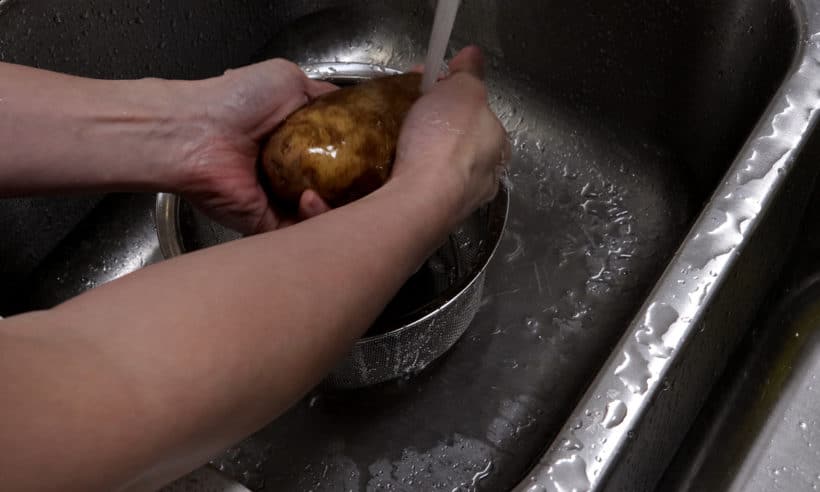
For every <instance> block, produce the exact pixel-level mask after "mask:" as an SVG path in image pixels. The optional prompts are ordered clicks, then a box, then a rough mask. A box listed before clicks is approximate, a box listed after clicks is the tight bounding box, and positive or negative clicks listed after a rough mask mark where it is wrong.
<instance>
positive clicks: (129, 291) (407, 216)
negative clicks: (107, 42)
mask: <svg viewBox="0 0 820 492" xmlns="http://www.w3.org/2000/svg"><path fill="white" fill-rule="evenodd" d="M452 70H453V72H454V73H453V75H451V76H450V77H449V78H448V79H446V80H444V81H442V82H440V83H439V84H438V85H437V87H436V88H435V89H434V90H433V91H432V92H431V93H429V94H428V95H426V96H424V97H423V98H422V99H421V100H420V101H419V102H418V103H417V104H416V106H414V108H413V110H412V111H411V113H410V115H409V116H408V119H407V122H406V123H405V127H404V129H403V132H402V137H401V138H400V141H399V147H398V157H397V161H396V164H395V168H394V173H393V177H392V178H391V180H390V181H388V183H387V184H386V185H385V186H384V187H382V188H380V189H379V190H377V191H376V192H374V193H372V194H371V195H368V196H367V197H365V198H363V199H361V200H359V201H356V202H354V203H351V204H349V205H347V206H345V207H341V208H339V209H336V210H332V211H329V212H327V213H324V214H322V215H319V216H317V217H314V218H311V219H310V220H306V221H304V222H301V223H299V224H296V225H293V226H291V227H287V228H284V229H281V230H278V231H275V232H269V233H264V234H259V235H256V236H252V237H249V238H246V239H243V240H240V241H235V242H233V243H229V244H225V245H221V246H217V247H214V248H209V249H206V250H201V251H198V252H195V253H192V254H188V255H185V256H183V257H180V258H177V259H175V260H173V261H167V262H164V263H161V264H158V265H154V266H151V267H148V268H146V269H143V270H141V271H139V272H136V273H134V274H132V275H129V276H126V277H124V278H122V279H119V280H117V281H114V282H111V283H109V284H106V285H104V286H101V287H99V288H97V289H94V290H92V291H90V292H88V293H86V294H84V295H81V296H79V297H77V298H75V299H73V300H71V301H68V302H66V303H64V304H62V305H60V306H58V307H56V308H54V309H51V310H49V311H41V312H34V313H28V314H24V315H20V316H17V317H13V318H9V319H7V320H4V321H2V322H0V394H2V395H3V404H2V405H0V423H2V424H0V425H1V427H0V447H2V448H3V449H13V450H14V452H11V453H9V456H8V457H7V459H4V460H0V476H2V477H4V483H6V484H14V489H15V490H152V489H155V488H157V487H158V486H161V485H162V484H164V483H166V482H168V481H170V480H172V479H174V478H176V477H178V476H180V475H181V474H184V473H185V472H187V471H190V470H191V469H193V468H195V467H196V466H198V465H199V464H201V463H203V462H204V461H206V460H207V459H208V458H209V457H211V456H212V455H214V454H215V453H217V452H219V451H220V450H221V449H223V448H225V447H226V446H228V445H230V444H232V443H234V442H236V441H237V440H239V439H241V438H242V437H243V436H246V435H247V434H249V433H251V432H253V431H254V430H256V429H258V428H260V427H261V426H263V425H264V424H265V423H267V422H268V421H270V420H271V419H273V418H275V417H276V416H278V415H279V414H281V413H282V412H283V411H284V410H286V409H287V408H288V407H289V406H290V405H291V404H293V403H294V402H295V401H296V400H298V398H300V397H301V396H302V395H304V393H305V392H307V391H308V390H309V389H310V388H311V387H312V386H313V385H315V384H316V383H317V382H319V381H320V380H321V378H322V377H323V376H324V374H325V373H326V372H327V371H328V370H329V369H331V368H332V366H333V364H334V363H335V362H336V361H337V360H338V359H339V357H341V356H342V355H343V354H344V353H345V352H346V350H347V349H348V347H349V346H350V344H351V343H352V342H353V341H354V340H355V339H356V338H357V337H359V336H360V335H361V334H362V333H363V332H364V331H365V330H366V329H367V327H368V326H369V325H370V324H371V323H372V322H373V320H374V319H375V318H376V317H377V316H378V314H379V312H380V311H381V309H383V307H384V305H385V304H386V303H387V302H388V301H389V299H390V298H391V297H392V296H393V295H394V294H395V292H396V291H397V290H398V289H399V287H400V286H401V284H402V283H403V282H404V281H405V280H406V279H407V277H409V276H410V275H411V274H412V272H413V271H415V269H416V268H417V267H418V266H419V265H420V264H421V263H422V262H423V261H424V260H425V258H426V257H427V256H428V255H429V254H430V253H431V252H432V251H433V250H434V249H435V248H436V247H437V246H438V245H439V244H440V243H441V242H442V241H443V240H444V239H445V237H446V235H447V233H448V231H449V230H451V229H452V228H453V227H454V226H455V225H456V224H457V223H458V222H459V221H460V220H462V219H463V218H464V217H466V216H467V214H469V213H470V212H471V211H472V210H474V209H475V208H476V207H477V206H479V205H480V204H481V203H484V202H486V201H487V200H489V199H490V198H492V196H493V195H494V193H495V191H496V189H497V176H496V175H497V166H498V165H499V163H500V162H501V159H502V154H503V152H504V151H505V145H506V141H505V135H504V132H503V130H502V129H501V126H500V124H499V123H498V121H497V119H496V118H495V116H494V115H493V114H492V112H491V111H490V110H489V108H488V107H487V102H486V93H485V90H484V86H483V84H482V83H481V81H480V73H481V58H480V55H479V53H478V52H477V50H474V49H467V50H465V52H463V53H462V54H461V55H459V57H457V58H456V59H455V60H454V61H453V63H452ZM0 97H2V96H0ZM433 115H434V116H435V117H434V118H433V117H432V116H433ZM442 122H445V123H446V124H447V128H448V129H451V130H452V129H457V130H458V131H442V128H441V127H440V125H441V124H442ZM171 127H173V125H172V126H171ZM174 132H176V130H172V133H174ZM124 145H127V144H124ZM43 158H44V159H45V158H46V157H43ZM2 172H5V171H0V173H2ZM84 176H85V175H77V179H80V180H82V179H84ZM48 179H49V178H46V177H44V178H43V181H42V182H47V181H48ZM118 179H119V178H118ZM169 179H174V178H169ZM125 181H127V179H126V180H125ZM61 185H62V184H61V183H60V182H54V186H58V187H59V186H61ZM303 199H304V197H303ZM44 469H47V470H48V473H43V470H44Z"/></svg>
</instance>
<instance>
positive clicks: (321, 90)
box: [307, 80, 339, 99]
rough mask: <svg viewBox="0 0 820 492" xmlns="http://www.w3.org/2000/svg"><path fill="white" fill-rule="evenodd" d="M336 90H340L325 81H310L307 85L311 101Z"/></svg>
mask: <svg viewBox="0 0 820 492" xmlns="http://www.w3.org/2000/svg"><path fill="white" fill-rule="evenodd" d="M336 90H339V88H338V87H337V86H335V85H333V84H331V83H330V82H325V81H323V80H308V83H307V95H308V97H310V98H311V99H316V98H317V97H319V96H321V95H322V94H327V93H328V92H333V91H336Z"/></svg>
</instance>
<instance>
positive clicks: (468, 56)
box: [450, 46, 484, 80]
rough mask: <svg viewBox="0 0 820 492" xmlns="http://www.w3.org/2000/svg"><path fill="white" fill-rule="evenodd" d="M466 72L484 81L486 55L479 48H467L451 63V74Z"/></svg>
mask: <svg viewBox="0 0 820 492" xmlns="http://www.w3.org/2000/svg"><path fill="white" fill-rule="evenodd" d="M459 72H466V73H469V74H470V75H472V76H474V77H476V78H477V79H479V80H484V55H483V54H482V53H481V49H479V48H478V47H477V46H467V47H466V48H464V49H462V50H461V51H459V52H458V54H457V55H456V56H455V58H453V59H452V60H451V61H450V74H454V73H459Z"/></svg>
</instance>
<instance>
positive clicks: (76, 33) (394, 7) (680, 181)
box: [0, 0, 820, 492]
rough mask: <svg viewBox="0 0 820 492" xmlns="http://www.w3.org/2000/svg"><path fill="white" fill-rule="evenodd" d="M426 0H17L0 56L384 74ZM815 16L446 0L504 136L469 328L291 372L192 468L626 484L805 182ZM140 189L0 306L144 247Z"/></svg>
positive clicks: (779, 2) (688, 412) (654, 451)
mask: <svg viewBox="0 0 820 492" xmlns="http://www.w3.org/2000/svg"><path fill="white" fill-rule="evenodd" d="M432 6H433V2H431V1H399V0H393V1H387V2H381V1H380V2H376V1H372V2H366V1H358V2H341V1H335V2H334V1H301V2H299V1H292V2H262V1H251V2H242V1H239V0H224V1H222V2H219V3H215V2H214V3H208V4H202V5H200V6H199V7H198V8H197V9H196V10H191V9H189V8H187V7H185V6H183V5H181V2H171V1H170V0H169V1H152V2H150V3H143V2H113V1H112V2H105V1H90V2H84V3H82V4H81V5H80V4H78V3H76V2H68V1H55V2H50V3H49V4H48V5H45V4H41V3H39V2H27V1H24V0H17V1H16V2H12V3H11V4H10V5H9V7H8V8H7V10H6V12H5V14H0V59H5V60H9V61H17V62H20V63H27V64H33V65H38V66H42V67H46V68H52V69H56V70H62V71H68V72H73V73H79V74H84V75H92V76H107V77H137V76H145V75H152V76H162V77H202V76H207V75H213V74H216V73H219V72H220V71H221V70H223V69H225V68H227V67H231V66H237V65H242V64H245V63H248V62H250V61H253V60H256V59H261V58H267V57H271V56H285V57H288V58H291V59H293V60H295V61H297V62H302V63H316V62H323V61H340V62H347V61H356V62H366V63H375V64H379V65H385V66H389V67H393V68H398V69H405V68H407V67H409V66H410V65H411V64H413V63H414V62H417V61H420V60H421V59H422V58H423V50H424V45H425V44H426V39H427V35H428V34H427V32H428V29H429V26H430V23H431V17H432ZM819 13H820V0H794V1H792V2H789V1H787V0H772V1H768V2H749V1H727V2H713V1H711V0H691V1H686V2H683V1H672V0H670V1H666V2H658V1H656V0H629V1H627V0H623V1H614V2H613V1H608V0H607V1H604V0H580V1H576V2H572V3H570V2H558V1H540V0H532V1H524V0H518V1H509V2H501V1H494V0H470V1H465V2H464V5H463V6H462V10H461V12H460V13H459V17H458V20H457V22H456V28H455V34H454V39H453V42H452V49H453V50H454V49H456V48H458V47H460V46H462V45H464V44H466V43H468V42H471V43H476V44H479V45H481V46H482V47H484V49H485V51H486V52H487V54H488V58H489V63H488V72H489V73H488V77H489V87H490V93H491V99H492V104H493V106H494V108H495V109H496V111H497V112H498V114H499V116H500V117H501V119H502V120H503V122H504V124H505V126H506V128H507V129H508V130H509V132H510V136H511V139H512V140H513V143H514V148H515V150H516V152H515V157H514V160H513V162H512V165H511V166H512V167H511V176H510V177H511V184H512V194H511V211H510V220H509V222H508V224H509V227H508V230H507V233H506V236H505V238H504V241H503V243H502V245H501V249H500V250H499V254H498V255H497V257H496V261H495V263H493V264H492V265H491V267H490V269H489V271H488V273H487V275H488V276H487V283H486V287H485V299H484V301H483V306H482V308H481V310H480V311H479V313H478V315H477V316H476V319H475V321H474V323H473V325H472V326H471V328H470V329H469V331H468V333H467V335H466V336H465V337H464V339H463V340H462V341H461V342H459V343H458V344H457V345H456V347H455V349H454V350H453V351H452V352H451V353H450V354H449V355H448V356H447V357H445V358H444V359H443V360H441V361H440V362H438V363H437V364H436V365H435V366H434V367H431V368H428V369H427V370H426V371H425V372H423V373H422V374H420V375H417V376H415V377H410V378H408V379H406V380H402V381H399V382H396V383H391V384H387V385H384V386H380V387H377V388H372V389H368V390H363V391H358V392H355V393H323V392H319V391H317V392H314V393H313V394H311V395H309V396H308V397H307V398H306V399H305V400H304V401H302V402H300V403H299V404H297V405H296V406H295V407H294V408H293V409H292V410H291V411H290V412H289V413H288V414H286V415H285V416H283V417H282V418H280V419H278V420H277V421H275V422H273V423H271V424H270V425H269V426H268V427H266V428H265V429H263V430H261V431H260V432H258V433H257V434H255V435H254V436H251V437H250V438H248V439H247V440H246V441H244V442H243V443H240V444H238V445H237V446H236V447H234V448H232V449H230V450H228V451H227V452H226V453H225V454H224V455H223V456H220V457H217V458H215V460H214V462H213V464H214V466H216V467H218V468H220V469H222V470H223V472H225V473H227V474H228V475H230V476H232V477H234V478H235V479H237V480H239V481H241V482H243V483H245V484H246V485H248V486H249V487H250V488H253V489H260V490H261V489H265V490H349V489H352V490H389V489H395V490H448V491H450V490H473V489H480V490H504V489H510V488H513V487H516V486H517V487H518V488H519V489H521V490H524V489H526V490H532V491H534V492H535V491H540V490H571V489H573V488H574V489H577V490H586V489H591V488H595V489H604V488H609V489H613V490H621V489H623V490H641V489H648V488H651V487H652V486H653V485H654V484H655V483H656V481H657V479H658V477H659V476H660V473H661V472H662V470H663V469H664V468H665V467H666V464H667V463H668V462H669V460H670V458H671V457H672V455H673V453H674V452H675V449H676V448H677V446H678V444H679V443H680V441H681V439H682V437H683V434H684V433H685V432H686V430H687V429H688V427H689V424H690V423H691V421H692V419H693V418H694V416H695V414H696V413H697V411H698V409H699V408H700V406H701V405H702V403H703V400H704V398H705V396H706V394H707V393H708V389H709V388H710V387H711V386H712V384H713V382H714V380H715V379H716V375H717V374H719V373H720V372H721V370H722V367H723V366H724V364H725V362H726V359H727V356H728V353H729V352H730V350H731V348H732V347H733V346H734V345H735V344H736V342H737V340H738V339H739V337H740V335H741V333H742V331H743V327H744V326H746V322H747V321H748V320H749V319H750V318H751V317H752V316H753V314H754V307H755V306H756V304H757V302H758V301H759V300H760V299H761V298H762V296H763V294H764V292H765V289H766V287H767V285H768V284H769V283H770V282H771V280H772V279H773V278H774V276H775V275H776V273H777V272H778V270H779V268H780V265H781V263H782V261H783V257H784V255H783V254H782V252H784V251H786V249H787V248H788V246H789V245H790V244H791V243H792V240H793V236H794V232H795V230H796V226H797V223H798V221H797V220H795V218H796V217H798V216H799V215H800V214H801V213H802V211H803V210H804V207H805V204H806V199H807V197H808V194H809V192H810V190H811V188H812V185H813V181H814V178H815V174H816V171H815V166H814V165H813V163H812V159H813V158H814V157H815V156H816V153H817V151H816V149H815V145H813V140H812V139H811V138H810V135H811V130H812V129H813V127H814V124H815V122H816V111H815V108H816V107H817V102H818V87H816V86H815V85H816V84H818V81H820V67H818V62H817V60H820V45H818V44H820V34H818V35H817V36H818V37H816V36H815V34H816V33H818V32H820V18H818V15H820V14H819ZM145 202H150V197H147V198H146V197H144V196H138V195H137V196H128V195H126V196H110V197H107V198H106V199H105V200H103V201H102V202H100V204H99V205H98V206H97V208H96V209H95V210H94V212H92V214H91V215H89V216H88V217H86V219H85V220H84V221H83V223H82V224H81V226H80V227H78V228H73V232H72V233H71V234H69V235H68V236H67V237H66V238H65V239H64V240H63V241H62V242H60V243H59V244H56V245H55V244H51V243H54V242H55V241H56V239H57V236H62V235H64V233H63V234H57V235H54V236H55V237H51V238H49V239H48V241H49V243H50V244H49V246H48V247H45V246H44V247H43V248H42V249H43V251H49V250H51V251H52V252H51V254H49V255H47V257H45V258H41V257H40V256H38V258H37V260H36V261H34V260H32V261H31V262H30V263H31V264H32V265H31V267H30V268H27V269H25V271H20V272H15V273H16V274H17V275H18V277H19V278H22V279H24V280H25V283H26V284H27V285H28V287H27V290H26V291H25V292H26V293H30V294H26V295H23V296H21V298H17V300H16V301H15V302H13V303H10V305H9V306H7V307H3V308H4V309H5V313H4V314H7V313H10V312H14V311H19V310H23V309H26V308H29V307H32V306H48V305H51V304H53V303H55V302H59V301H60V300H62V299H65V298H66V297H68V296H70V295H76V293H78V292H80V291H82V290H84V288H88V287H90V286H93V285H96V284H97V283H99V282H103V281H107V280H109V279H110V278H113V277H116V276H117V275H121V274H124V273H127V272H128V271H130V270H133V269H134V268H138V267H139V266H140V265H141V264H143V263H145V262H150V261H156V260H157V249H158V247H157V244H156V238H155V236H154V235H153V233H152V231H151V227H152V218H151V216H150V205H148V206H147V207H146V204H145ZM17 203H21V202H6V203H3V204H2V205H0V217H3V216H8V217H16V218H17V219H18V220H15V221H11V224H12V226H11V227H10V229H11V230H10V231H9V232H8V233H6V234H4V242H5V244H4V245H3V248H4V251H6V250H7V251H10V252H14V254H17V255H22V254H25V253H24V252H25V251H27V249H28V248H30V245H31V244H39V243H40V242H41V241H43V239H42V238H43V237H44V236H42V235H41V231H40V230H38V229H37V228H28V227H27V226H28V225H29V224H36V223H37V222H36V220H38V219H37V218H38V217H40V215H38V212H37V211H36V210H35V211H32V212H28V211H27V209H25V208H24V207H22V206H18V205H16V204H17ZM67 204H70V205H71V206H75V208H76V205H74V202H59V201H54V202H49V203H48V207H49V210H50V213H51V214H52V215H54V216H63V215H64V212H63V210H65V209H66V207H68V206H69V205H67ZM65 215H66V216H67V217H68V216H69V214H67V213H65ZM20 217H23V218H25V220H19V219H20ZM28 217H30V218H28ZM123 217H127V220H124V219H123ZM69 222H72V221H70V220H68V219H66V224H68V223H69ZM3 223H4V222H0V224H3ZM64 229H66V230H70V229H72V227H71V226H66V227H64ZM61 230H62V229H61ZM6 238H8V239H6ZM89 245H97V246H89ZM95 247H96V248H97V250H94V248H95ZM94 251H97V254H96V255H94V254H88V253H93V252H94ZM676 252H677V254H676ZM112 265H113V266H114V267H113V270H114V273H112ZM101 272H102V273H101ZM103 273H104V274H105V275H103ZM66 279H69V280H68V281H66ZM81 279H84V280H85V281H84V282H81V281H80V280H81ZM653 286H654V288H653ZM0 297H2V295H0ZM248 404H253V402H248ZM545 450H546V451H545Z"/></svg>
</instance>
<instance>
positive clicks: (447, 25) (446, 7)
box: [421, 0, 461, 93]
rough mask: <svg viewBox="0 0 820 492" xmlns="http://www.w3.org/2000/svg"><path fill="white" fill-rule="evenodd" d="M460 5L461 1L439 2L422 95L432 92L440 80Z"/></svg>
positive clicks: (428, 47)
mask: <svg viewBox="0 0 820 492" xmlns="http://www.w3.org/2000/svg"><path fill="white" fill-rule="evenodd" d="M460 3H461V0H438V5H437V6H436V18H435V20H434V21H433V31H432V32H431V33H430V44H429V45H428V46H427V59H426V61H425V62H424V77H423V78H422V81H421V92H422V93H424V92H427V91H428V90H430V88H431V87H433V84H434V83H435V82H436V79H437V78H438V74H439V71H440V70H441V63H442V62H443V61H444V52H445V50H446V49H447V43H448V42H449V41H450V34H451V33H452V32H453V23H454V22H455V20H456V13H457V12H458V6H459V4H460Z"/></svg>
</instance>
